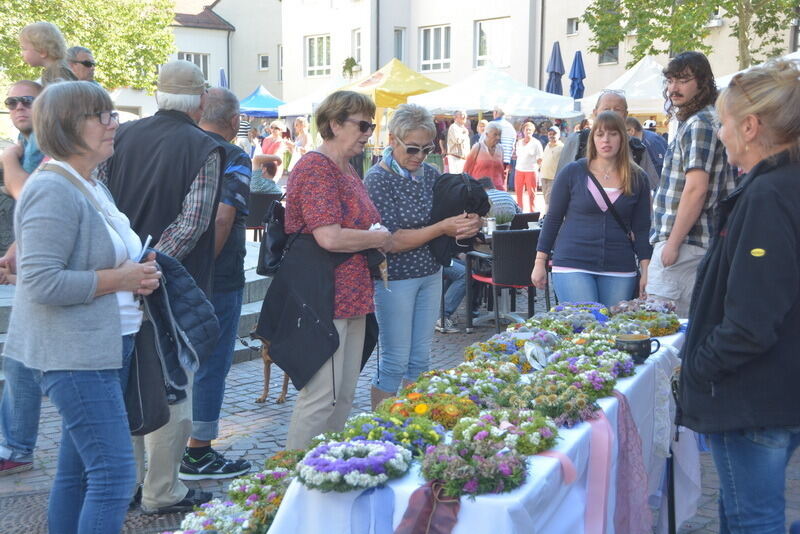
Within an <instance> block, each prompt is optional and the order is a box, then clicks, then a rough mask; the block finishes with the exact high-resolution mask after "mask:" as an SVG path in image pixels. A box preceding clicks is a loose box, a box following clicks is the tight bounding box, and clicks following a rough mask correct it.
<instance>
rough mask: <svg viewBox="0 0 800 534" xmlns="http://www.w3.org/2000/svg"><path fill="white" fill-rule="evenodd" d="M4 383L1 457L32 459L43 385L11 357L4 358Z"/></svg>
mask: <svg viewBox="0 0 800 534" xmlns="http://www.w3.org/2000/svg"><path fill="white" fill-rule="evenodd" d="M3 371H5V375H6V383H5V386H4V387H3V398H2V400H0V430H2V432H3V441H2V442H0V458H3V459H6V460H13V461H15V462H30V461H33V449H34V448H35V447H36V437H37V436H38V434H39V414H40V412H41V409H42V389H41V388H40V387H39V383H38V382H37V381H36V378H35V376H34V375H35V372H34V371H33V370H31V369H28V368H27V367H25V366H24V365H23V364H21V363H20V362H18V361H17V360H14V359H12V358H4V359H3Z"/></svg>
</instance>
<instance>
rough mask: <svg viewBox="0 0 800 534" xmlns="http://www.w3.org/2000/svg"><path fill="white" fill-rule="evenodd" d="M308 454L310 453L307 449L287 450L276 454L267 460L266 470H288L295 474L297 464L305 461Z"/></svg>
mask: <svg viewBox="0 0 800 534" xmlns="http://www.w3.org/2000/svg"><path fill="white" fill-rule="evenodd" d="M307 452H308V451H307V450H305V449H286V450H283V451H279V452H276V453H275V454H273V455H272V456H270V457H269V458H267V461H266V463H265V464H264V469H267V470H279V469H286V470H288V471H291V472H294V470H295V468H297V464H298V463H300V460H302V459H303V457H304V456H305V455H306V453H307Z"/></svg>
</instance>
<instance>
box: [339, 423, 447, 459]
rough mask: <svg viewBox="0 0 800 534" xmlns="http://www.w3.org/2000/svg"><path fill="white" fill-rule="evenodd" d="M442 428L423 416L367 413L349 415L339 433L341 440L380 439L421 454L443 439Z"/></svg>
mask: <svg viewBox="0 0 800 534" xmlns="http://www.w3.org/2000/svg"><path fill="white" fill-rule="evenodd" d="M444 432H445V431H444V427H443V426H442V425H440V424H439V423H435V422H433V421H431V420H430V419H426V418H424V417H396V416H393V415H379V414H375V413H366V414H362V415H356V416H354V417H351V418H350V419H349V420H348V421H347V423H345V425H344V430H343V431H342V432H340V433H339V437H340V439H341V440H342V441H352V440H356V441H357V440H380V441H388V442H391V443H394V444H396V445H400V446H402V447H406V448H407V449H410V450H411V452H412V454H414V455H415V456H420V455H422V454H423V453H424V452H425V449H426V448H427V447H428V445H436V444H437V443H439V442H440V441H442V439H444Z"/></svg>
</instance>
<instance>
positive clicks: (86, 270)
mask: <svg viewBox="0 0 800 534" xmlns="http://www.w3.org/2000/svg"><path fill="white" fill-rule="evenodd" d="M112 110H113V104H112V102H111V99H110V98H109V96H108V93H106V92H105V91H104V90H103V89H102V88H101V87H100V86H98V85H95V84H93V83H90V82H62V83H56V84H52V85H50V86H48V87H47V88H46V89H45V90H44V91H43V92H42V93H41V94H40V95H39V96H38V97H37V98H36V101H35V103H34V107H33V122H34V130H36V131H37V132H38V133H39V144H40V146H41V148H42V151H43V152H44V153H45V154H47V155H48V156H50V158H51V160H50V161H49V162H48V163H46V164H45V165H43V166H41V167H40V168H39V169H38V170H37V171H36V172H35V173H34V174H32V175H31V177H30V178H29V179H28V181H27V183H26V184H25V188H24V189H23V190H22V194H21V196H20V198H19V202H18V204H17V208H16V212H15V217H14V230H15V235H16V238H17V251H18V252H17V254H18V265H17V289H16V293H15V295H14V306H13V308H12V311H11V318H10V322H9V327H8V340H7V341H6V345H5V350H4V356H5V357H6V358H10V359H13V360H16V361H17V362H19V363H20V364H22V365H24V366H25V367H26V368H28V369H30V370H32V371H33V372H34V374H35V376H37V377H38V381H39V383H40V386H41V390H42V393H44V394H45V395H47V396H48V397H49V398H50V400H51V401H52V402H53V404H54V405H55V406H56V408H57V409H58V412H59V414H60V415H61V419H62V436H61V448H60V450H59V456H58V468H57V471H56V478H55V481H54V482H53V488H52V491H51V493H50V504H49V507H48V519H49V525H50V526H49V529H50V532H51V533H64V534H75V533H80V534H84V533H90V534H100V533H103V534H106V533H107V534H112V533H114V534H116V533H118V532H120V530H121V528H122V524H123V521H124V520H125V514H126V512H127V510H128V504H129V502H130V498H131V495H132V494H133V488H134V485H135V483H136V464H135V461H134V457H133V445H132V442H131V436H130V429H129V426H128V418H127V414H126V410H125V402H124V400H123V397H124V390H125V386H126V385H127V376H128V372H129V368H130V359H131V355H132V353H133V338H134V335H135V334H136V333H137V332H138V331H139V325H140V323H141V320H142V312H141V310H140V308H139V304H138V302H137V301H136V299H135V298H134V295H147V294H150V293H152V292H153V291H154V290H155V289H156V288H157V287H158V285H159V278H160V273H159V272H158V267H157V266H156V264H155V262H154V261H152V260H153V257H154V256H150V257H149V258H148V259H147V260H145V261H144V262H143V263H139V262H138V259H139V257H140V255H141V254H142V243H141V241H140V240H139V238H138V236H137V235H136V233H135V232H133V230H131V227H130V223H129V221H128V218H127V217H126V216H125V215H123V214H122V213H121V212H120V211H119V210H118V209H117V208H116V206H115V205H114V201H113V199H112V197H111V194H110V193H109V191H108V189H106V187H105V186H104V185H103V184H101V183H99V182H97V181H95V180H94V179H93V178H92V171H93V170H94V168H95V167H96V166H97V165H98V164H99V163H100V162H102V161H104V160H106V159H108V158H109V157H110V156H111V155H112V154H113V152H114V135H115V133H116V130H117V126H118V124H119V122H118V121H119V117H118V115H117V113H116V112H114V111H112Z"/></svg>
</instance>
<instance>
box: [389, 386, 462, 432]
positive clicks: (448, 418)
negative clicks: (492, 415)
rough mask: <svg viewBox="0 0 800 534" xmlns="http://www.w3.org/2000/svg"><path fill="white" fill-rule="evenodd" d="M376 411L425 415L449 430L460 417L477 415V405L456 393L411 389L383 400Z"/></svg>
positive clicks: (405, 415) (404, 414)
mask: <svg viewBox="0 0 800 534" xmlns="http://www.w3.org/2000/svg"><path fill="white" fill-rule="evenodd" d="M376 411H377V412H378V413H379V414H385V415H389V416H395V417H398V416H399V417H411V416H415V415H416V416H420V417H426V418H428V419H431V420H432V421H436V422H437V423H439V424H441V425H442V426H443V427H445V428H446V429H448V430H450V429H452V428H453V427H454V426H455V425H456V423H457V422H458V421H459V420H460V419H461V418H462V417H466V416H476V415H478V406H477V405H476V404H475V403H474V402H472V401H471V400H469V399H466V398H464V397H458V396H456V395H450V394H447V393H433V394H428V393H419V392H417V391H413V392H411V393H408V394H406V395H401V396H399V397H389V398H388V399H385V400H383V401H382V402H381V403H380V404H379V405H378V408H377V410H376Z"/></svg>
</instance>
